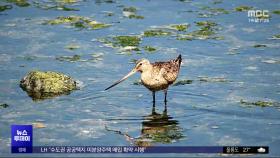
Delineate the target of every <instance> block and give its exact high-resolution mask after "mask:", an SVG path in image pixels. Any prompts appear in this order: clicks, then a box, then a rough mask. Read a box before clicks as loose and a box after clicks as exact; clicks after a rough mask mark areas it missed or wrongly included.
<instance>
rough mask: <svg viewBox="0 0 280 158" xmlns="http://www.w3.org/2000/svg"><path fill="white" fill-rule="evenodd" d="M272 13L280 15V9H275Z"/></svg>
mask: <svg viewBox="0 0 280 158" xmlns="http://www.w3.org/2000/svg"><path fill="white" fill-rule="evenodd" d="M272 13H273V14H278V15H280V10H273V11H272Z"/></svg>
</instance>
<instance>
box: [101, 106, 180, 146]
mask: <svg viewBox="0 0 280 158" xmlns="http://www.w3.org/2000/svg"><path fill="white" fill-rule="evenodd" d="M106 129H107V130H108V131H114V132H115V133H117V134H120V135H123V136H124V137H125V138H126V140H128V141H129V142H130V143H131V144H133V145H136V146H153V145H154V144H168V143H174V142H176V141H178V140H180V139H182V138H183V137H184V135H183V130H182V128H181V127H180V126H179V122H178V121H177V120H174V119H173V118H172V117H171V116H169V115H168V114H167V107H166V106H165V108H164V111H163V112H162V113H161V114H160V113H157V112H156V110H155V106H153V108H152V113H151V114H149V115H147V116H144V120H143V121H142V129H141V135H140V136H138V137H132V136H130V135H129V134H128V133H123V132H121V131H117V130H111V129H108V127H106Z"/></svg>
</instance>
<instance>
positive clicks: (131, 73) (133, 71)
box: [105, 68, 137, 91]
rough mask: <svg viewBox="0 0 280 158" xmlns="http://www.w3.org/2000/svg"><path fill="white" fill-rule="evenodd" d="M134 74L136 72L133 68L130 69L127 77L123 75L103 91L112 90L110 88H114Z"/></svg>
mask: <svg viewBox="0 0 280 158" xmlns="http://www.w3.org/2000/svg"><path fill="white" fill-rule="evenodd" d="M136 72H137V70H136V69H135V68H134V69H132V70H131V71H130V72H129V73H128V74H127V75H125V76H124V77H123V78H122V79H120V80H118V81H116V82H115V83H114V84H112V85H111V86H110V87H108V88H106V89H105V91H106V90H108V89H110V88H112V87H114V86H116V85H117V84H119V83H121V82H122V81H124V80H126V79H127V78H128V77H130V76H132V75H133V74H135V73H136Z"/></svg>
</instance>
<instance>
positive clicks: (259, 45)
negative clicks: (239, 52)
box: [253, 44, 267, 48]
mask: <svg viewBox="0 0 280 158" xmlns="http://www.w3.org/2000/svg"><path fill="white" fill-rule="evenodd" d="M253 47H254V48H265V47H267V46H266V45H265V44H255V45H254V46H253Z"/></svg>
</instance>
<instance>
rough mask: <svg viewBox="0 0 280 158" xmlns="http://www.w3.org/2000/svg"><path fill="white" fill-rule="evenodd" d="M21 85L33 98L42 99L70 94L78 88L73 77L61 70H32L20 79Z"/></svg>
mask: <svg viewBox="0 0 280 158" xmlns="http://www.w3.org/2000/svg"><path fill="white" fill-rule="evenodd" d="M20 87H21V88H22V89H23V90H25V91H26V92H27V93H28V95H29V96H30V97H32V98H33V100H42V99H46V98H52V97H55V96H58V95H61V94H69V93H70V91H72V90H75V89H77V83H76V81H75V80H73V79H72V78H71V77H69V76H66V75H64V74H62V73H59V72H52V71H46V72H43V71H31V72H29V73H28V74H27V75H26V76H25V77H24V78H23V79H22V80H21V81H20Z"/></svg>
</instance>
